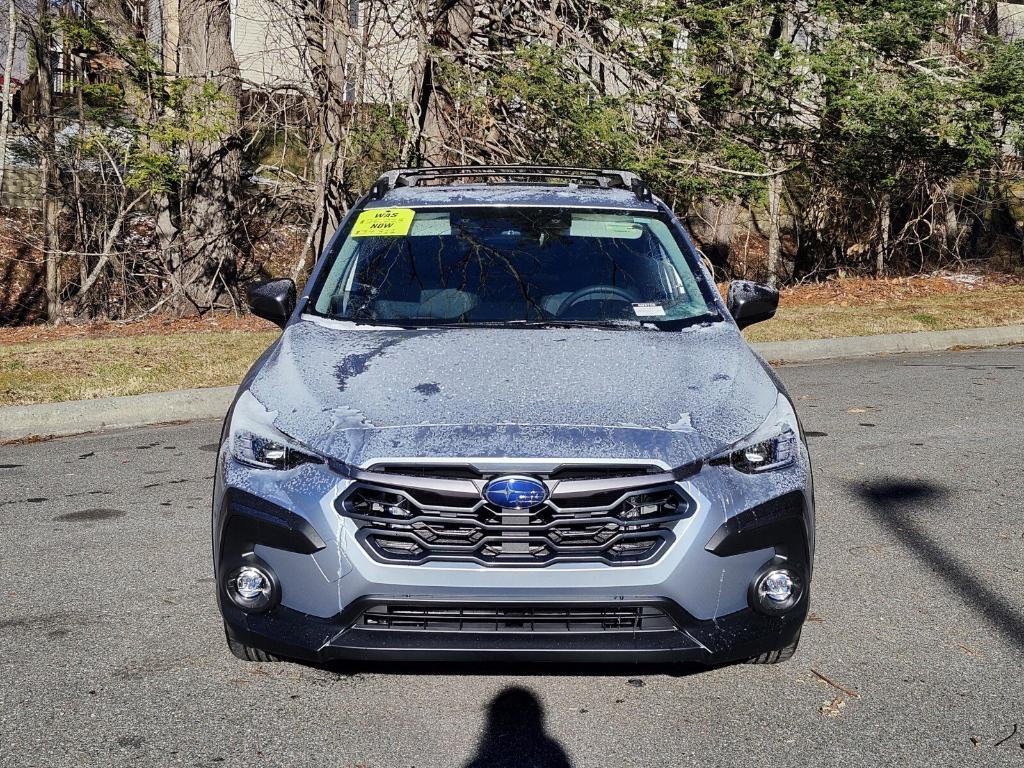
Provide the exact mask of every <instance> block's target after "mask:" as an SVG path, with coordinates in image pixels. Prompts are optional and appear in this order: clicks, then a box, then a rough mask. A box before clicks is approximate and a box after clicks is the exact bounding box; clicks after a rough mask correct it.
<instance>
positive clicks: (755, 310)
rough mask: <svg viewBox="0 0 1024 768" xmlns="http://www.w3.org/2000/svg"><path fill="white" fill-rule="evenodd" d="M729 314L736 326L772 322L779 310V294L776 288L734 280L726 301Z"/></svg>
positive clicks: (743, 326) (730, 285) (748, 281)
mask: <svg viewBox="0 0 1024 768" xmlns="http://www.w3.org/2000/svg"><path fill="white" fill-rule="evenodd" d="M726 303H727V304H728V306H729V313H730V314H731V315H732V319H733V320H735V321H736V325H738V326H739V327H740V328H746V327H747V326H748V325H753V324H754V323H760V322H762V321H764V320H771V319H772V318H773V317H775V312H776V311H777V310H778V308H779V292H778V291H777V290H775V289H774V288H772V287H770V286H767V285H762V284H761V283H754V282H751V281H750V280H733V281H732V282H731V283H729V296H728V299H727V301H726Z"/></svg>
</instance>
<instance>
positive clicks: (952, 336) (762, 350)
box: [753, 325, 1024, 363]
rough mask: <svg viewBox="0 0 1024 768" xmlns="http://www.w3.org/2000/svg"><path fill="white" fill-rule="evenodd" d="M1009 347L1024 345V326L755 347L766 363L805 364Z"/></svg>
mask: <svg viewBox="0 0 1024 768" xmlns="http://www.w3.org/2000/svg"><path fill="white" fill-rule="evenodd" d="M1006 344H1024V325H1003V326H998V327H996V328H964V329H962V330H957V331H920V332H918V333H888V334H881V335H878V336H845V337H841V338H838V339H805V340H803V341H772V342H767V343H763V344H754V345H753V346H754V349H756V350H757V351H758V353H759V354H760V355H761V356H762V357H763V358H764V359H765V360H770V361H772V362H779V363H804V362H808V361H811V360H826V359H829V358H833V357H835V358H843V357H867V356H870V355H892V354H899V353H902V352H942V351H944V350H947V349H954V348H956V347H1001V346H1004V345H1006Z"/></svg>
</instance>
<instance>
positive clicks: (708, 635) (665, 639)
mask: <svg viewBox="0 0 1024 768" xmlns="http://www.w3.org/2000/svg"><path fill="white" fill-rule="evenodd" d="M386 602H388V600H387V599H385V598H381V597H373V596H369V597H365V598H362V599H360V600H356V601H354V602H353V603H351V604H350V605H349V606H348V607H347V608H346V609H345V610H344V611H342V612H341V613H340V614H338V615H336V616H333V617H329V618H321V617H317V616H309V615H307V614H303V613H300V612H299V611H295V610H292V609H289V608H285V607H283V606H278V607H277V608H276V609H274V610H272V611H269V612H267V613H264V614H259V615H246V614H245V613H243V612H242V611H240V610H238V609H237V608H235V607H234V606H232V605H229V604H226V603H222V611H223V613H224V619H225V623H226V627H227V631H228V634H229V636H231V637H232V638H233V639H235V640H237V641H239V642H242V643H245V644H246V645H250V646H253V647H255V648H260V649H262V650H265V651H267V652H269V653H274V654H278V655H281V656H286V657H291V658H297V659H304V660H306V661H313V662H318V663H322V662H327V661H332V660H341V659H347V660H358V661H375V660H376V661H392V662H394V661H453V660H454V661H458V660H462V661H497V660H500V661H510V660H514V661H543V662H554V661H560V662H595V661H596V662H627V663H637V662H673V663H674V662H697V663H702V664H720V663H726V662H731V661H737V660H741V659H748V658H752V657H755V656H758V655H760V654H762V653H764V652H766V651H771V650H778V649H780V648H783V647H785V646H786V645H788V644H789V643H790V642H792V641H793V639H794V638H795V637H796V636H797V633H798V632H799V631H800V627H801V626H802V625H803V621H804V618H805V617H806V605H807V602H806V601H803V603H802V604H801V605H799V606H798V607H797V608H796V609H795V610H794V611H793V612H791V613H790V614H788V615H786V616H781V617H779V616H765V615H763V614H759V613H755V612H754V611H752V610H750V609H744V610H741V611H738V612H736V613H732V614H729V615H727V616H720V617H718V618H716V619H709V620H706V621H700V620H697V619H694V618H693V617H692V616H690V615H689V614H688V613H687V612H686V611H684V610H683V609H682V608H681V607H680V606H679V605H678V604H676V603H675V602H673V601H671V600H667V599H664V598H650V597H641V598H629V597H622V598H616V599H614V600H612V599H611V598H609V599H608V600H606V601H603V604H605V605H608V604H609V603H614V604H618V603H620V602H621V604H623V605H651V606H655V607H658V608H660V609H661V610H663V611H664V612H665V613H666V614H668V615H669V616H671V617H672V619H673V621H674V622H675V624H676V626H677V627H679V630H676V631H673V630H667V631H657V632H637V633H630V632H595V633H589V632H572V633H555V634H550V633H514V632H482V633H474V632H427V631H423V630H413V631H401V630H379V629H359V628H355V627H353V626H352V625H353V623H354V622H355V621H356V620H357V619H358V617H359V616H361V615H362V614H363V612H365V610H366V609H367V608H368V607H370V606H373V605H380V604H382V603H386ZM392 602H401V603H403V604H407V603H410V602H411V600H410V599H407V598H403V599H401V600H397V599H395V600H393V601H392ZM519 602H520V603H521V602H522V601H519ZM421 603H422V604H437V605H452V604H458V603H464V604H467V605H494V604H495V603H494V602H483V603H481V602H480V601H478V600H473V599H469V598H466V599H464V600H459V599H446V600H444V601H430V600H423V601H421ZM497 604H504V605H508V604H510V603H501V602H500V601H499V602H498V603H497ZM597 604H602V603H598V602H595V601H581V602H574V603H565V602H547V601H543V600H541V601H535V602H534V603H532V605H534V606H558V605H568V606H576V607H586V606H588V605H597Z"/></svg>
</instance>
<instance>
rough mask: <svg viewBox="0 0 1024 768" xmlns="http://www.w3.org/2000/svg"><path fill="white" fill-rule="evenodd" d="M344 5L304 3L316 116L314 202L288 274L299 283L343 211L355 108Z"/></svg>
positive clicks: (339, 1) (325, 0)
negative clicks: (349, 123) (349, 124)
mask: <svg viewBox="0 0 1024 768" xmlns="http://www.w3.org/2000/svg"><path fill="white" fill-rule="evenodd" d="M353 20H354V19H353V18H352V17H351V16H350V14H349V10H348V4H347V3H346V2H345V0H309V2H307V4H306V14H305V30H306V32H305V34H306V47H307V49H308V51H309V56H310V59H311V61H312V62H313V64H312V70H313V71H312V76H313V94H314V95H313V104H312V105H311V106H312V110H313V111H314V113H315V114H316V116H317V126H316V129H317V136H316V147H317V154H316V162H315V168H316V173H317V181H316V193H315V194H316V201H315V203H314V211H313V220H312V221H311V222H310V226H309V230H308V231H307V233H306V240H305V243H304V244H303V248H302V253H301V254H300V257H299V261H298V262H297V263H296V265H295V268H294V270H292V278H293V279H295V280H298V279H299V278H300V277H301V276H302V274H303V273H304V272H305V269H306V263H307V261H308V259H309V257H310V256H312V257H313V258H314V259H316V258H318V257H319V255H320V254H321V253H322V252H323V249H324V248H325V247H326V245H327V242H328V241H329V240H330V238H331V235H332V234H334V230H336V229H337V228H338V225H339V224H340V223H341V219H342V217H343V216H344V214H345V211H346V209H347V204H346V200H345V152H344V145H345V143H346V141H347V136H346V125H345V113H346V112H350V111H352V109H354V107H355V105H354V104H352V103H350V102H348V101H347V100H346V98H347V93H348V87H347V86H348V54H349V42H350V40H351V37H352V32H353V30H352V23H351V22H352V21H353Z"/></svg>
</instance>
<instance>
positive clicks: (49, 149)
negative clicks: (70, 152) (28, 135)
mask: <svg viewBox="0 0 1024 768" xmlns="http://www.w3.org/2000/svg"><path fill="white" fill-rule="evenodd" d="M36 15H37V18H36V28H35V30H34V33H33V40H32V44H33V49H34V53H35V58H36V80H37V81H38V85H39V93H38V111H37V126H38V135H39V145H40V148H41V149H40V153H41V155H42V158H41V169H40V170H41V173H42V184H43V188H42V196H43V238H42V248H43V259H44V260H45V263H46V281H45V292H46V319H47V321H48V322H50V323H51V324H53V323H57V322H59V321H60V318H61V297H60V253H59V243H58V237H57V225H58V218H59V215H60V208H59V205H58V202H57V181H58V176H57V158H56V154H57V153H56V146H55V142H54V125H53V61H52V59H51V58H50V51H51V49H52V47H53V45H52V42H53V38H52V18H51V8H50V3H49V0H38V2H37V4H36Z"/></svg>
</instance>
